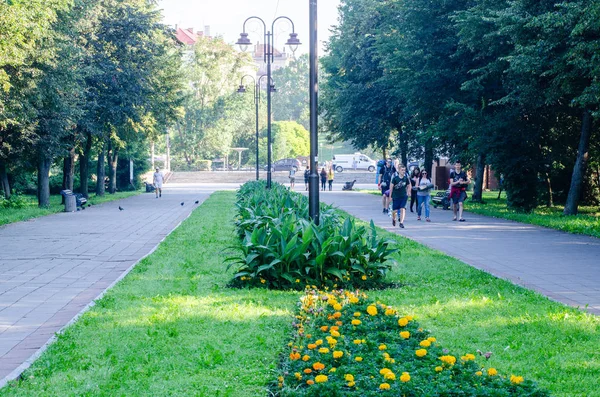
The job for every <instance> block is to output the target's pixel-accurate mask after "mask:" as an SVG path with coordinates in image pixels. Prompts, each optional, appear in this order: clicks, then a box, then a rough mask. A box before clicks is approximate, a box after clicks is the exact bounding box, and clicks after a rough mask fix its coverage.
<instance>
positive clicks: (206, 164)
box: [171, 159, 212, 172]
mask: <svg viewBox="0 0 600 397" xmlns="http://www.w3.org/2000/svg"><path fill="white" fill-rule="evenodd" d="M171 168H172V170H173V171H179V172H190V171H210V170H211V169H212V160H195V161H194V162H192V163H191V164H188V163H187V162H186V161H185V160H182V159H173V160H172V162H171Z"/></svg>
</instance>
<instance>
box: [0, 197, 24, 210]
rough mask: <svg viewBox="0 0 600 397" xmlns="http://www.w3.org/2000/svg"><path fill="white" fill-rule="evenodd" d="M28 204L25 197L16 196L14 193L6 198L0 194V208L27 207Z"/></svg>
mask: <svg viewBox="0 0 600 397" xmlns="http://www.w3.org/2000/svg"><path fill="white" fill-rule="evenodd" d="M28 205H29V203H28V201H27V199H26V198H25V197H22V196H18V195H16V194H13V195H12V196H10V198H9V199H8V200H7V199H5V198H4V197H2V196H0V208H15V209H18V208H24V207H27V206H28Z"/></svg>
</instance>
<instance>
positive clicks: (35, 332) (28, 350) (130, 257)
mask: <svg viewBox="0 0 600 397" xmlns="http://www.w3.org/2000/svg"><path fill="white" fill-rule="evenodd" d="M223 188H225V189H232V188H235V185H234V186H213V185H205V186H199V187H198V186H196V187H194V188H192V187H190V186H172V187H171V186H169V187H167V188H166V189H165V192H164V194H163V197H162V198H160V199H156V198H155V196H154V194H142V195H140V196H136V197H131V198H128V199H124V200H120V201H115V202H111V203H105V204H101V205H96V206H92V207H91V208H86V209H85V211H80V212H75V213H60V214H56V215H51V216H46V217H42V218H37V219H34V220H31V221H28V222H21V223H16V224H11V225H7V226H4V227H0V387H2V386H3V385H4V384H5V383H6V381H7V380H9V379H14V378H15V377H17V376H18V375H19V374H20V373H21V372H22V371H23V370H24V369H25V368H27V367H28V366H29V364H30V363H31V362H32V361H33V360H34V359H35V358H36V357H37V356H38V355H39V354H40V353H41V351H42V350H43V348H45V345H46V344H47V343H48V341H49V340H50V339H51V338H52V337H53V336H54V334H55V333H56V332H58V331H59V330H60V329H62V328H63V327H64V326H65V325H67V324H68V323H69V322H70V321H72V320H73V319H74V318H75V317H76V316H77V315H78V314H79V313H80V312H82V310H84V309H85V308H87V307H88V305H89V304H90V302H92V301H93V300H94V299H95V298H97V297H98V296H99V295H101V294H102V293H103V292H104V291H105V290H106V289H107V288H108V287H109V286H111V285H112V284H113V283H114V282H115V281H117V280H118V279H120V278H121V277H123V276H124V275H125V274H126V273H127V272H128V271H129V270H130V268H131V267H132V266H133V265H134V264H135V263H137V262H138V261H139V260H140V259H142V258H143V257H144V256H146V255H148V254H149V253H150V252H151V251H153V250H154V248H155V247H156V246H157V245H158V243H160V241H162V239H164V237H165V236H167V235H168V234H169V233H170V232H171V231H172V230H173V229H174V228H175V227H176V226H177V225H178V224H179V223H180V222H181V221H182V220H184V219H185V218H186V217H187V216H188V215H189V214H190V213H191V211H192V210H193V209H194V208H196V207H197V206H196V205H195V204H194V201H196V200H200V202H202V201H203V200H204V199H206V198H207V197H208V196H209V195H210V193H212V192H213V191H214V190H216V189H223ZM182 201H184V202H185V204H184V206H181V205H180V203H181V202H182ZM119 205H120V206H122V207H123V208H124V210H123V211H119V209H118V207H119Z"/></svg>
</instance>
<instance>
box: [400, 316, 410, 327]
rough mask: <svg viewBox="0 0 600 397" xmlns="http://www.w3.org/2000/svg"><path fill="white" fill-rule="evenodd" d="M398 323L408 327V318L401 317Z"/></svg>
mask: <svg viewBox="0 0 600 397" xmlns="http://www.w3.org/2000/svg"><path fill="white" fill-rule="evenodd" d="M398 325H399V326H401V327H406V326H407V325H408V320H407V319H406V317H402V318H399V319H398Z"/></svg>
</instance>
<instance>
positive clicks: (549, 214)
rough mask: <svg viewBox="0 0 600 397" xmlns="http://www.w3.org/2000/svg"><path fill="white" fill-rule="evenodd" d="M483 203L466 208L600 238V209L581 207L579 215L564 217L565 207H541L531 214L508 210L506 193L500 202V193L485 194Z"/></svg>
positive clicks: (481, 213)
mask: <svg viewBox="0 0 600 397" xmlns="http://www.w3.org/2000/svg"><path fill="white" fill-rule="evenodd" d="M483 201H484V204H480V203H472V202H469V201H467V203H466V204H465V208H466V209H467V210H468V211H470V212H474V213H476V214H480V215H486V216H493V217H496V218H503V219H510V220H513V221H517V222H522V223H529V224H532V225H538V226H545V227H549V228H552V229H557V230H562V231H565V232H569V233H575V234H586V235H588V236H594V237H600V208H598V207H586V206H580V207H579V214H578V215H573V216H564V215H563V214H562V211H563V209H564V207H563V206H560V205H557V206H554V207H552V208H548V207H544V206H541V207H538V208H536V209H535V210H534V211H533V212H532V213H530V214H526V213H522V212H517V211H514V210H511V209H508V208H507V207H506V196H505V194H504V193H502V196H501V197H500V199H499V200H498V192H484V193H483Z"/></svg>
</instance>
